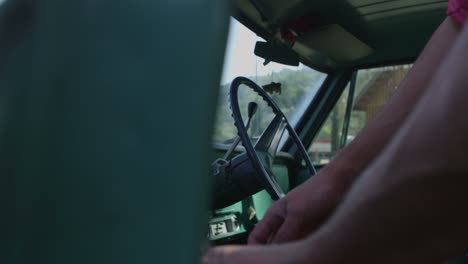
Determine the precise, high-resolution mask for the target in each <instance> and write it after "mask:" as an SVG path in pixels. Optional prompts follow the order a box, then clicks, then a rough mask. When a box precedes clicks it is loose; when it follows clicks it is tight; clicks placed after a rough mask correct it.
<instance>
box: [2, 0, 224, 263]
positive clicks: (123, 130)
mask: <svg viewBox="0 0 468 264" xmlns="http://www.w3.org/2000/svg"><path fill="white" fill-rule="evenodd" d="M14 2H16V3H18V4H19V5H22V7H21V8H19V9H17V10H16V11H17V12H16V13H14V14H11V13H10V14H9V18H5V16H3V17H2V18H1V19H3V22H5V19H7V20H8V19H10V20H8V21H9V22H11V19H12V18H11V17H13V18H15V16H16V19H17V20H15V19H13V21H19V23H18V24H14V23H2V28H1V30H0V34H1V37H2V41H1V44H0V45H1V48H2V49H0V50H1V51H2V58H1V60H2V63H1V68H0V87H1V88H0V164H1V174H2V177H0V207H1V208H2V217H1V220H0V223H1V225H0V228H1V231H0V234H2V235H1V238H0V241H1V245H0V246H1V250H0V262H1V263H36V264H38V263H197V262H198V256H199V254H200V252H199V250H200V247H199V245H200V243H199V242H200V240H201V239H202V238H203V236H204V231H205V227H206V220H207V219H206V218H207V214H206V212H207V208H206V206H205V205H206V204H207V203H206V201H207V197H206V194H207V193H208V191H207V186H208V184H207V180H208V176H209V174H208V168H209V162H210V159H209V156H210V154H209V149H210V143H209V141H210V135H211V128H212V121H213V113H214V112H215V102H216V101H217V100H216V96H217V90H218V89H217V88H218V84H219V79H220V78H219V76H220V73H221V68H222V67H221V65H222V57H223V51H224V45H225V41H226V35H227V34H226V33H227V25H228V15H227V12H226V11H227V10H226V7H225V4H226V3H225V1H208V0H202V1H182V0H175V1H145V0H132V1H110V0H101V1H92V0H83V1H53V0H43V1H14ZM6 7H8V8H10V7H9V6H6ZM18 10H19V11H18ZM2 11H3V12H2V14H3V15H4V14H8V11H9V10H2ZM8 25H10V26H11V27H12V28H7V27H8ZM11 32H13V33H14V34H10V33H11Z"/></svg>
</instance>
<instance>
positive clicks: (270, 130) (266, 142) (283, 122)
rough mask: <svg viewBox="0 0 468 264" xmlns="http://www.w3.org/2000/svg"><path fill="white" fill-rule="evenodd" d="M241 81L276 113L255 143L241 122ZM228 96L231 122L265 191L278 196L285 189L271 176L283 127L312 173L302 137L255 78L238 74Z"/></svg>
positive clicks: (313, 169) (280, 196) (279, 196)
mask: <svg viewBox="0 0 468 264" xmlns="http://www.w3.org/2000/svg"><path fill="white" fill-rule="evenodd" d="M241 85H246V86H247V87H249V88H251V89H252V90H253V91H254V92H256V93H257V94H258V95H259V96H260V97H261V98H262V99H263V100H264V101H265V102H266V103H267V104H268V106H269V107H270V108H271V109H272V111H273V113H274V114H275V117H274V118H273V120H272V122H271V123H270V124H269V125H268V127H267V128H266V129H265V131H264V132H263V133H262V135H261V136H260V138H259V140H258V141H257V142H256V143H255V146H253V145H252V142H251V141H250V139H249V136H248V134H247V129H246V127H245V125H244V122H243V119H242V115H241V112H240V106H239V98H238V90H239V87H240V86H241ZM229 100H230V105H231V111H232V117H233V118H234V125H235V126H236V129H237V134H238V136H239V137H240V139H241V140H242V143H243V146H244V148H245V150H246V152H247V156H248V157H249V159H250V161H251V162H252V165H253V166H254V168H255V171H256V172H257V177H258V180H259V181H260V182H261V183H262V185H263V187H264V188H265V189H266V190H267V192H268V193H269V194H270V196H271V198H272V199H273V200H278V199H280V198H282V197H283V196H284V195H285V192H284V190H283V189H282V188H281V186H280V185H279V184H278V182H277V180H276V177H275V176H274V174H273V172H272V170H271V165H272V163H273V159H274V157H275V155H276V153H277V147H278V145H279V142H280V140H281V138H282V135H283V133H284V131H285V130H287V131H288V132H289V136H290V137H291V139H292V140H293V142H294V143H295V144H296V146H297V149H298V150H299V153H300V154H301V156H302V158H303V159H304V161H305V163H306V166H307V167H308V169H309V171H310V173H311V174H312V175H314V174H316V171H315V168H314V166H313V165H312V161H311V160H310V157H309V155H308V154H307V150H306V149H305V147H304V145H303V144H302V142H301V140H300V139H299V137H298V135H297V134H296V131H295V130H294V128H293V127H292V126H291V124H290V123H289V121H288V120H287V118H286V116H285V115H284V113H283V112H282V111H281V109H280V108H279V107H278V106H277V105H276V103H275V102H274V101H273V99H272V98H271V97H270V96H269V95H268V94H267V93H266V92H265V90H263V89H262V88H261V87H260V86H258V85H257V84H256V83H255V82H253V81H252V80H250V79H248V78H245V77H237V78H235V79H234V80H233V81H232V83H231V88H230V92H229ZM278 132H279V133H278ZM275 145H276V146H275ZM272 148H273V149H274V150H273V152H274V153H273V154H272V153H271V150H272ZM259 153H260V154H262V157H259ZM261 158H262V159H263V160H262V159H261ZM262 161H263V163H262Z"/></svg>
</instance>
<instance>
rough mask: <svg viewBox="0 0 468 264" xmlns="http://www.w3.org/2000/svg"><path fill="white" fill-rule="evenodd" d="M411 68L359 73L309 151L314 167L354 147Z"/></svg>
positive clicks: (392, 68)
mask: <svg viewBox="0 0 468 264" xmlns="http://www.w3.org/2000/svg"><path fill="white" fill-rule="evenodd" d="M411 67H412V65H399V66H391V67H381V68H373V69H363V70H359V71H357V72H356V75H355V82H353V81H351V83H350V84H348V86H347V87H346V88H345V89H344V91H343V93H342V94H341V96H340V98H339V99H338V101H337V103H336V104H335V106H334V107H333V109H332V111H331V112H330V114H329V115H328V118H327V120H326V121H325V123H324V124H323V125H322V128H321V129H320V131H319V133H318V134H317V135H316V136H315V139H314V141H313V143H312V145H311V146H310V148H309V154H310V156H311V158H312V159H313V161H314V163H315V164H317V165H326V164H327V163H328V162H330V160H332V159H333V157H335V155H336V154H337V153H338V152H339V151H340V150H341V149H342V148H343V147H344V146H346V145H347V144H348V143H350V142H351V141H352V140H353V139H354V138H355V137H356V136H357V135H358V133H359V132H360V131H361V130H362V129H363V128H364V127H365V126H366V125H367V124H368V123H369V122H370V121H371V120H372V119H373V118H374V117H375V116H376V114H377V113H378V112H379V111H381V110H382V108H383V107H384V106H385V105H386V104H387V102H388V101H389V100H390V98H391V96H392V95H393V94H394V92H395V91H396V89H397V88H398V86H399V84H400V82H401V81H402V80H403V78H404V77H405V76H406V74H407V73H408V71H409V70H410V69H411ZM349 96H351V97H352V100H350V98H349Z"/></svg>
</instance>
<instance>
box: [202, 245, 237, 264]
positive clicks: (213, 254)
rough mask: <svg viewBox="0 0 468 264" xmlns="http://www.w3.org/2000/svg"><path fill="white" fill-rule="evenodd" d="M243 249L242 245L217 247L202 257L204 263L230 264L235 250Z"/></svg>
mask: <svg viewBox="0 0 468 264" xmlns="http://www.w3.org/2000/svg"><path fill="white" fill-rule="evenodd" d="M239 250H242V248H241V247H240V246H225V247H216V248H212V249H210V250H208V252H207V253H206V254H205V255H204V256H203V257H202V261H201V262H202V264H229V263H230V262H229V261H231V260H232V257H233V256H235V252H236V251H239Z"/></svg>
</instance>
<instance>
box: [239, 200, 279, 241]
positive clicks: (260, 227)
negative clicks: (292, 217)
mask: <svg viewBox="0 0 468 264" xmlns="http://www.w3.org/2000/svg"><path fill="white" fill-rule="evenodd" d="M285 214H286V206H285V203H284V202H278V203H276V204H274V205H273V206H272V207H271V208H270V209H269V210H268V211H267V213H266V214H265V216H264V217H263V220H262V221H260V222H259V223H258V224H257V225H256V226H255V228H254V230H252V232H251V233H250V236H249V241H248V243H249V244H266V243H267V242H268V241H269V239H270V238H271V237H272V236H273V235H274V234H275V233H276V231H277V230H278V229H279V228H280V227H281V226H282V224H283V222H284V219H285Z"/></svg>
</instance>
